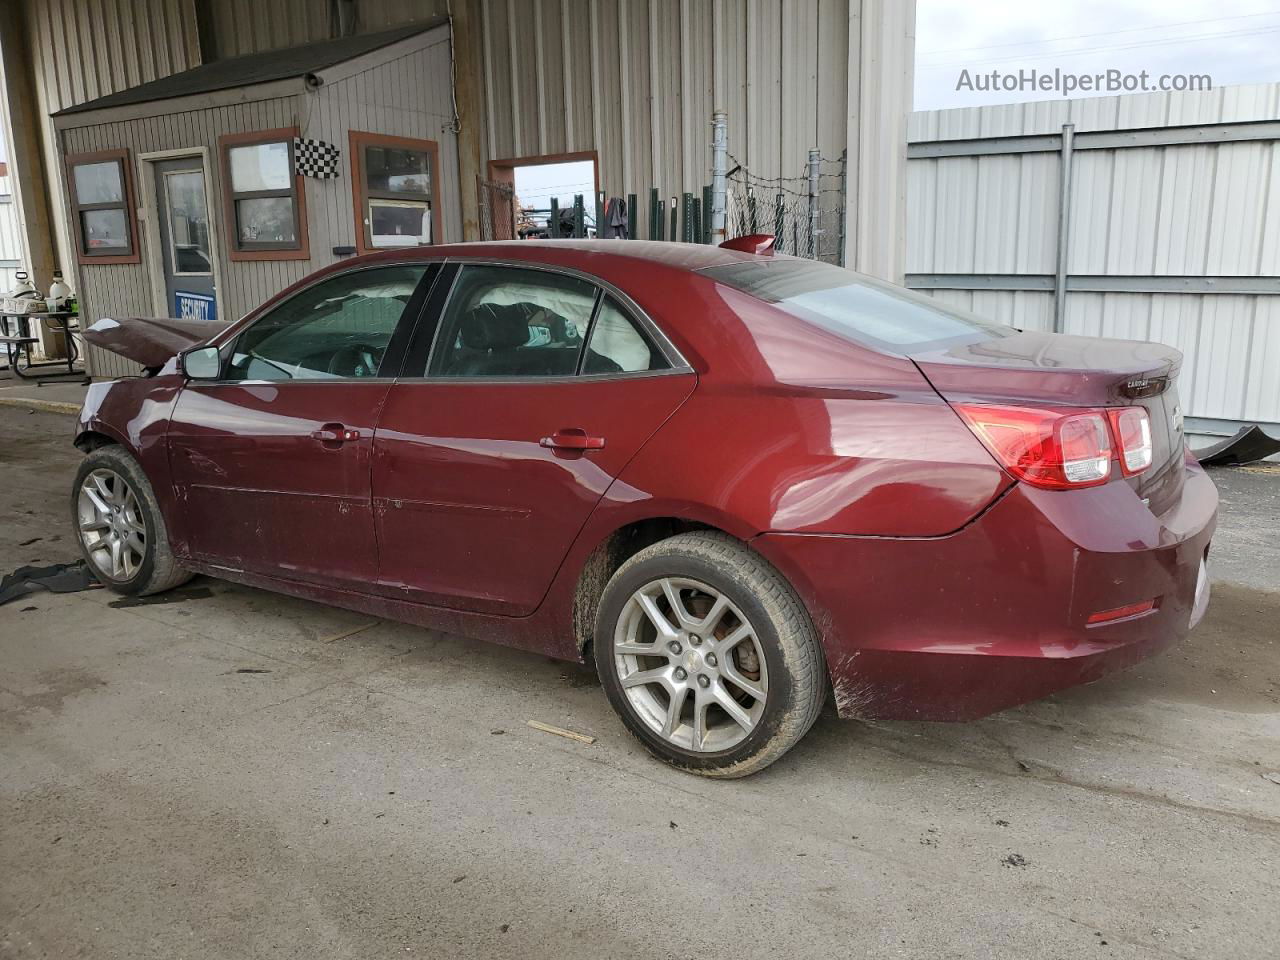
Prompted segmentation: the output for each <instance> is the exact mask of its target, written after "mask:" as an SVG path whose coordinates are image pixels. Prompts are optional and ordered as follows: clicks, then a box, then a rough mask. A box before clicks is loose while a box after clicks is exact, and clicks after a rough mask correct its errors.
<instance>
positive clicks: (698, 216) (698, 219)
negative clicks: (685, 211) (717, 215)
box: [689, 197, 702, 243]
mask: <svg viewBox="0 0 1280 960" xmlns="http://www.w3.org/2000/svg"><path fill="white" fill-rule="evenodd" d="M689 204H690V206H691V207H692V208H693V229H692V230H690V231H689V232H690V234H691V235H692V237H693V240H692V242H693V243H701V242H702V201H701V200H699V199H698V198H697V197H694V198H693V199H692V200H690V201H689Z"/></svg>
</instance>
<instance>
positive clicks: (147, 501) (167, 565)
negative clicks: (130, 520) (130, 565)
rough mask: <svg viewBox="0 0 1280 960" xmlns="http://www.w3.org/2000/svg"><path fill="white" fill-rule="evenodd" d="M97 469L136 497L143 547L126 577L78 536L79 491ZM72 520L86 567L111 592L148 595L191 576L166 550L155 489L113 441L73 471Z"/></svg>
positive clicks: (179, 583) (181, 582)
mask: <svg viewBox="0 0 1280 960" xmlns="http://www.w3.org/2000/svg"><path fill="white" fill-rule="evenodd" d="M98 470H110V471H112V472H114V473H115V474H116V475H118V476H119V477H121V478H122V479H123V480H124V482H125V483H126V484H127V485H128V487H129V489H131V490H132V491H133V494H134V496H135V497H136V500H137V505H138V506H137V514H138V516H139V518H140V519H141V521H142V524H143V527H144V530H145V533H144V536H143V540H144V546H145V550H144V552H143V557H142V562H141V563H140V564H138V565H137V567H136V569H134V570H133V571H131V573H130V575H127V576H118V575H116V576H113V574H112V571H111V570H109V569H104V567H103V564H102V563H100V562H99V560H98V559H97V556H101V554H100V553H99V552H98V551H95V550H91V549H90V547H89V545H88V544H87V543H86V542H85V538H84V537H83V536H82V535H81V528H80V523H81V504H80V491H81V488H82V486H83V485H84V483H85V481H86V480H87V479H88V478H89V477H90V475H91V474H93V473H94V471H98ZM71 522H72V529H73V530H74V531H75V536H76V543H77V544H78V545H79V546H80V553H81V555H83V556H84V559H85V562H86V563H87V564H88V565H89V569H90V570H92V571H93V575H94V576H95V577H97V578H98V580H99V581H101V583H102V585H103V586H105V587H106V588H107V589H108V590H111V591H112V592H114V593H120V594H125V595H126V596H140V597H145V596H150V595H151V594H153V593H163V592H164V591H165V590H171V589H173V588H174V587H177V586H181V585H182V584H184V583H186V582H187V581H188V580H190V579H191V578H192V577H193V576H194V574H193V573H191V571H189V570H185V569H183V568H182V567H181V566H179V565H178V562H177V561H176V560H175V559H174V557H173V552H172V551H171V550H170V549H169V535H168V531H167V530H166V529H165V524H164V517H163V516H162V515H161V513H160V507H159V504H157V503H156V495H155V491H154V490H152V489H151V483H150V481H148V480H147V475H146V474H145V473H143V472H142V467H141V466H140V465H139V464H138V461H137V460H135V459H134V458H133V456H132V455H131V454H130V453H129V452H128V451H127V450H125V449H124V448H123V447H120V446H116V445H114V444H112V445H107V446H103V447H98V448H97V449H96V450H94V451H93V452H92V453H90V454H89V455H88V456H86V457H85V458H84V460H83V461H82V462H81V464H80V469H79V470H77V471H76V479H75V484H74V485H73V486H72V488H71Z"/></svg>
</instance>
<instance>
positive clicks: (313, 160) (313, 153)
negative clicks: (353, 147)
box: [293, 137, 342, 180]
mask: <svg viewBox="0 0 1280 960" xmlns="http://www.w3.org/2000/svg"><path fill="white" fill-rule="evenodd" d="M341 153H342V152H341V151H340V150H339V149H338V148H337V147H335V146H334V145H333V144H332V143H325V142H324V141H323V140H307V139H304V138H303V137H294V138H293V166H294V169H295V170H296V171H297V173H298V176H300V177H315V178H316V179H318V180H331V179H333V178H334V177H336V176H337V175H338V157H339V156H341Z"/></svg>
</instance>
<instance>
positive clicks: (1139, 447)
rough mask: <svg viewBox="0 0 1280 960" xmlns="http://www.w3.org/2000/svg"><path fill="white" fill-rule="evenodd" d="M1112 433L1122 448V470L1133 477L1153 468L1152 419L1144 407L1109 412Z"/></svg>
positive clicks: (1123, 408)
mask: <svg viewBox="0 0 1280 960" xmlns="http://www.w3.org/2000/svg"><path fill="white" fill-rule="evenodd" d="M1107 416H1108V417H1109V418H1110V419H1111V432H1112V433H1113V434H1114V435H1115V438H1116V443H1117V444H1118V445H1119V447H1120V469H1121V470H1122V471H1123V472H1124V475H1125V476H1126V477H1132V476H1135V475H1136V474H1139V473H1141V472H1142V471H1143V470H1145V469H1147V467H1149V466H1151V418H1150V417H1148V416H1147V411H1146V410H1144V409H1142V407H1120V408H1119V409H1116V408H1111V409H1108V410H1107Z"/></svg>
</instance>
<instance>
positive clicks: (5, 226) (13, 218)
mask: <svg viewBox="0 0 1280 960" xmlns="http://www.w3.org/2000/svg"><path fill="white" fill-rule="evenodd" d="M12 189H13V188H12V187H11V186H10V185H9V178H8V177H7V176H4V177H0V291H4V290H9V289H12V287H13V284H14V274H15V273H17V271H18V268H19V267H20V266H22V256H23V255H22V234H21V232H20V231H19V230H18V205H17V204H16V203H14V202H13V195H12V193H11V191H12Z"/></svg>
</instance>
